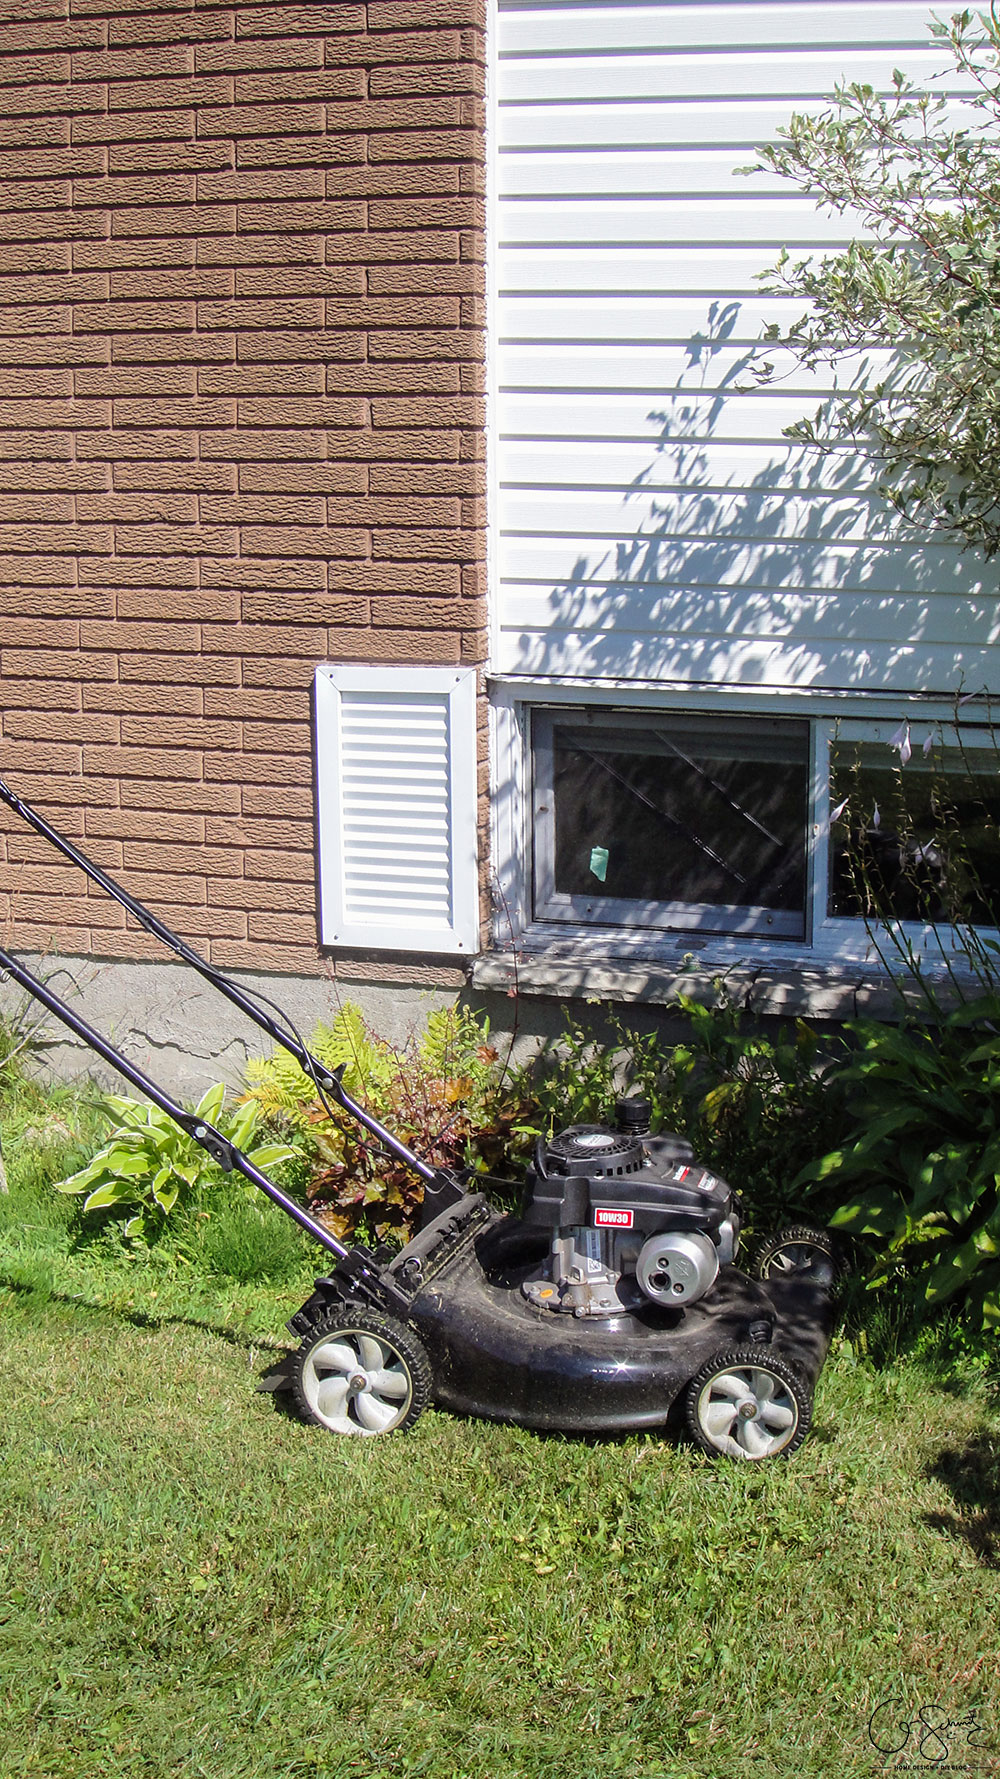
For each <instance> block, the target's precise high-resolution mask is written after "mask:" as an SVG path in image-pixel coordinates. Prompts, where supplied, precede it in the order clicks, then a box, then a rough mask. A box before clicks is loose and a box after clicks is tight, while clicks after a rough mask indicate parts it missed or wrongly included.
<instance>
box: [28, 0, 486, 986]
mask: <svg viewBox="0 0 1000 1779" xmlns="http://www.w3.org/2000/svg"><path fill="white" fill-rule="evenodd" d="M483 28H484V0H414V3H413V4H409V3H407V0H371V3H370V4H368V5H336V4H323V5H296V4H278V5H273V4H260V3H258V0H235V3H234V4H229V5H216V4H213V3H212V0H208V3H207V4H203V3H202V0H153V3H152V4H147V3H146V0H0V676H2V677H0V703H2V722H3V741H2V765H0V771H2V772H3V774H4V776H6V777H8V778H9V779H10V781H11V782H12V783H13V784H14V786H15V787H16V788H17V789H18V790H19V791H20V792H21V793H22V794H23V795H24V796H26V797H27V798H29V799H30V800H31V801H33V802H37V803H38V804H39V805H40V806H41V807H42V808H43V809H44V810H45V812H46V813H47V814H48V815H49V816H50V819H52V820H54V821H55V822H56V823H57V825H60V826H62V827H64V828H66V829H67V830H68V831H69V832H70V833H71V834H73V835H75V836H77V837H80V838H82V840H83V842H84V844H85V847H86V849H87V850H88V851H90V852H91V853H93V855H94V856H95V857H96V858H97V859H98V860H100V861H101V862H102V863H104V864H106V865H107V867H108V868H109V869H111V870H112V871H114V872H120V873H122V874H123V876H124V877H125V879H126V881H127V883H128V885H129V887H130V888H131V889H132V890H133V891H134V892H135V893H136V894H138V895H139V896H140V897H142V898H144V899H147V900H149V901H150V902H151V903H152V904H153V905H155V907H156V908H157V910H158V911H159V912H160V913H161V914H162V915H163V916H164V917H165V918H166V919H167V920H168V921H171V922H174V923H176V925H177V926H178V927H179V928H180V929H181V930H182V931H183V932H184V933H185V934H186V935H188V936H190V937H191V938H192V939H193V940H194V941H195V942H197V943H201V944H202V945H203V946H204V947H205V948H207V949H208V951H209V952H210V954H211V956H212V957H213V958H214V959H215V960H216V961H217V962H219V963H222V964H228V965H234V966H248V967H257V968H274V969H292V970H296V971H303V970H314V969H317V968H320V967H321V965H320V960H319V957H318V953H317V948H316V935H317V928H316V913H315V906H316V897H315V833H314V814H313V792H312V766H311V754H310V750H311V745H312V741H311V719H310V688H311V683H312V675H313V670H314V668H315V666H316V664H317V662H319V661H370V662H426V663H433V664H438V665H450V664H451V663H453V662H467V663H479V662H481V661H482V659H483V655H484V647H485V573H484V554H485V550H484V523H485V519H484V496H485V478H484V464H483V457H484V447H483V439H484V433H483V425H484V419H483V409H482V402H483V377H484V372H483V360H484V346H483V333H482V325H483V259H484V216H483V143H484V136H483V90H484V45H483ZM3 815H4V818H5V819H3V821H2V823H0V849H2V850H0V921H2V923H3V926H2V930H3V932H4V934H5V940H6V942H8V943H13V944H14V945H17V946H21V947H44V946H48V945H53V944H54V945H55V946H56V947H58V949H60V950H63V951H74V952H84V951H86V952H92V953H94V954H97V955H103V956H112V957H135V956H149V955H161V953H160V952H159V950H158V949H157V948H154V947H151V946H150V944H149V943H148V941H147V940H146V939H145V936H144V935H142V934H139V933H136V932H133V931H132V930H131V929H130V928H129V929H126V926H125V923H124V919H123V917H122V916H121V911H120V910H119V909H118V908H117V906H116V905H115V904H114V903H110V904H109V902H108V900H107V898H106V897H102V896H94V895H91V894H89V893H88V888H87V886H86V884H85V883H83V882H82V881H81V879H80V875H79V873H76V872H74V871H72V870H70V869H68V868H67V869H65V870H64V869H63V868H62V867H61V865H60V863H59V861H58V860H57V859H56V857H55V855H54V854H52V853H51V852H50V850H49V849H47V848H45V847H44V845H43V844H42V842H41V841H39V840H36V839H35V838H34V837H33V836H32V835H31V834H30V833H29V832H28V831H27V830H26V829H23V828H22V827H21V825H20V824H18V823H17V822H16V821H15V819H14V818H13V817H10V818H7V812H6V811H4V812H3ZM401 973H402V974H403V975H407V974H409V975H411V976H412V975H413V974H414V972H413V970H412V969H407V968H405V967H403V968H402V970H401Z"/></svg>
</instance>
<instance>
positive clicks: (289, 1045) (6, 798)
mask: <svg viewBox="0 0 1000 1779" xmlns="http://www.w3.org/2000/svg"><path fill="white" fill-rule="evenodd" d="M0 799H2V800H3V802H4V803H6V804H7V805H8V807H9V808H11V809H13V811H14V813H15V814H16V815H19V816H20V817H21V819H22V821H25V822H27V824H28V826H29V827H31V828H34V830H35V832H36V834H40V835H41V836H42V838H43V840H47V841H48V842H49V844H50V845H51V846H54V847H55V848H56V849H57V851H58V852H61V853H63V855H64V856H65V857H66V858H67V859H69V860H71V862H72V863H73V864H74V865H78V866H79V868H80V870H81V871H84V872H86V874H87V876H88V877H89V878H90V879H91V880H92V881H93V882H94V883H96V884H99V885H100V887H101V889H103V890H106V891H107V893H108V895H109V896H113V897H114V899H115V901H116V902H119V903H120V904H121V906H122V907H123V908H124V909H125V910H126V912H127V913H129V914H131V915H132V916H133V917H134V918H135V919H136V920H137V921H138V922H139V924H140V926H142V927H145V929H146V931H147V932H148V933H152V935H153V937H154V938H155V939H159V940H160V941H161V942H162V944H164V945H167V946H169V947H170V949H171V950H172V951H175V952H176V953H177V956H178V957H179V958H182V959H183V961H184V962H185V963H186V964H188V965H189V966H190V967H191V969H192V970H197V972H198V974H199V976H203V977H204V978H205V981H206V982H210V983H211V984H212V986H213V988H217V989H218V990H219V993H220V994H224V995H225V996H226V997H227V999H228V1000H230V1001H232V1003H233V1005H234V1006H236V1007H238V1008H239V1009H240V1012H241V1013H245V1014H246V1016H247V1018H248V1019H252V1020H253V1022H254V1024H255V1025H259V1026H260V1028H261V1030H262V1031H265V1032H267V1034H268V1036H269V1037H270V1038H273V1039H274V1041H275V1043H277V1044H280V1045H281V1047H282V1049H284V1050H287V1051H288V1052H289V1054H290V1055H291V1056H293V1057H294V1058H295V1060H296V1062H297V1063H298V1065H299V1067H300V1068H301V1069H302V1070H303V1072H304V1073H305V1074H306V1075H308V1076H309V1079H310V1080H311V1081H312V1082H313V1083H314V1084H315V1085H316V1087H317V1088H318V1089H319V1090H320V1095H321V1097H322V1095H323V1094H324V1093H328V1094H330V1095H331V1096H332V1097H333V1098H334V1099H335V1100H336V1101H337V1104H338V1105H339V1106H340V1107H341V1109H342V1111H344V1112H346V1113H347V1115H348V1117H350V1118H353V1119H354V1120H355V1121H356V1122H357V1123H358V1124H360V1125H361V1126H362V1127H363V1128H364V1129H365V1130H367V1131H368V1132H369V1133H370V1134H371V1135H372V1136H373V1137H375V1138H376V1139H377V1141H378V1142H379V1143H381V1145H382V1147H383V1148H384V1149H387V1150H388V1152H389V1154H390V1155H392V1156H394V1157H395V1159H396V1160H397V1161H400V1162H402V1164H403V1166H404V1167H408V1168H409V1169H410V1170H411V1172H413V1173H415V1174H416V1175H417V1177H418V1178H419V1179H421V1180H423V1182H424V1184H425V1186H429V1187H430V1188H431V1191H432V1192H435V1193H436V1192H440V1191H442V1189H444V1191H445V1193H446V1196H447V1195H448V1194H449V1190H454V1189H456V1188H457V1184H458V1183H457V1181H456V1180H455V1179H454V1177H453V1175H451V1174H450V1173H449V1172H448V1171H447V1169H445V1168H436V1167H432V1166H430V1164H429V1163H428V1162H426V1161H421V1159H420V1157H419V1155H415V1154H414V1153H413V1150H412V1149H408V1148H407V1146H406V1144H405V1143H401V1142H400V1141H399V1138H398V1137H394V1136H393V1134H392V1132H391V1131H389V1130H386V1128H385V1126H384V1125H383V1124H380V1123H379V1121H378V1119H377V1118H373V1117H372V1115H371V1113H370V1112H368V1111H366V1110H365V1108H364V1106H361V1105H359V1104H358V1102H357V1100H355V1099H352V1098H351V1095H350V1094H349V1093H348V1092H347V1089H346V1088H345V1087H344V1085H343V1083H342V1081H341V1079H340V1072H339V1071H336V1070H331V1069H329V1068H327V1065H326V1064H325V1063H323V1062H320V1060H319V1058H318V1057H316V1056H313V1054H312V1052H311V1051H310V1050H308V1049H307V1048H306V1046H305V1045H304V1044H303V1043H302V1042H301V1040H300V1038H299V1036H298V1034H297V1033H296V1032H294V1031H290V1030H288V1028H287V1027H286V1026H283V1025H281V1024H279V1022H278V1021H277V1020H276V1019H272V1018H271V1015H270V1014H269V1013H267V1012H265V1011H264V1009H263V1008H262V1007H259V1006H258V1005H257V1003H256V1001H255V999H254V998H253V996H252V994H248V993H247V992H246V991H245V990H244V989H242V988H240V986H239V984H238V983H236V982H231V981H230V979H229V977H228V976H226V975H225V974H224V973H223V971H222V970H220V969H218V968H217V967H216V965H214V964H210V963H209V962H208V959H207V958H203V957H202V956H201V954H200V952H197V951H195V950H194V948H193V946H191V945H188V944H187V943H186V941H185V940H183V939H181V938H179V937H178V935H177V934H176V933H175V932H173V931H172V930H171V928H170V927H168V926H167V925H166V924H165V922H164V921H162V920H159V919H158V918H157V916H156V915H155V914H154V913H153V912H152V910H151V909H149V908H147V907H146V906H145V904H144V903H142V902H140V901H138V900H137V899H136V897H135V896H131V895H129V892H128V890H126V889H123V888H122V886H121V884H120V883H116V882H115V880H114V878H113V877H109V876H108V873H107V872H106V871H102V870H101V867H100V866H99V865H95V863H94V861H93V859H90V858H88V857H87V855H86V853H85V852H81V850H80V848H79V847H78V846H74V844H73V842H72V840H69V839H67V837H66V835H65V834H60V832H59V830H58V828H53V827H52V826H51V824H50V823H49V822H47V821H46V820H45V817H44V816H43V815H40V814H39V812H38V810H37V809H34V808H32V805H31V804H30V803H26V802H25V801H24V799H23V798H22V797H19V796H18V795H17V794H16V792H14V791H12V790H11V788H10V786H9V785H8V784H7V783H6V782H5V781H4V779H2V778H0ZM0 967H2V968H3V969H5V970H8V971H9V972H10V974H11V975H12V976H13V977H14V979H15V981H17V982H19V983H20V984H21V986H22V987H23V988H26V989H27V991H28V993H29V994H32V995H34V996H35V998H36V999H37V1000H40V1001H41V1002H42V1003H43V1005H45V1006H48V1007H49V1009H50V1011H51V1012H52V1013H54V1014H55V1015H56V1017H57V1018H58V1019H61V1020H62V1021H63V1023H64V1024H65V1025H68V1026H69V1027H70V1028H71V1029H72V1030H74V1031H76V1032H78V1034H79V1035H80V1037H82V1038H83V1039H84V1041H85V1042H86V1043H87V1044H89V1045H91V1046H92V1048H93V1049H94V1050H96V1051H97V1052H98V1054H99V1055H100V1056H103V1057H105V1058H107V1060H108V1061H110V1062H112V1063H113V1064H114V1066H115V1067H116V1068H118V1069H120V1070H121V1072H122V1074H123V1075H125V1077H126V1079H128V1080H131V1081H133V1082H134V1084H135V1085H136V1086H138V1087H140V1088H141V1089H142V1091H143V1093H145V1094H148V1096H149V1098H150V1099H151V1100H153V1102H154V1104H156V1105H158V1106H160V1107H161V1109H162V1110H163V1111H166V1112H167V1113H169V1115H170V1117H171V1118H174V1119H176V1120H177V1122H178V1123H179V1124H181V1125H182V1126H183V1127H184V1128H185V1129H187V1122H185V1121H186V1120H187V1121H188V1122H190V1119H189V1115H188V1114H187V1113H185V1112H183V1111H182V1109H181V1108H180V1107H178V1106H176V1105H175V1103H174V1101H172V1100H170V1099H169V1096H167V1095H166V1094H164V1093H163V1092H162V1090H161V1089H160V1088H157V1087H156V1086H155V1084H154V1083H153V1082H151V1081H150V1080H148V1078H147V1077H146V1076H145V1075H143V1073H142V1071H141V1070H139V1069H136V1068H135V1066H134V1064H132V1063H128V1062H127V1060H126V1058H125V1057H123V1056H122V1055H121V1054H120V1052H119V1051H117V1050H115V1049H114V1047H113V1046H112V1045H109V1044H108V1043H107V1040H106V1039H104V1038H102V1037H101V1036H100V1033H98V1032H95V1031H94V1030H93V1028H92V1027H91V1026H89V1025H87V1023H86V1021H85V1020H83V1019H81V1018H80V1017H79V1015H78V1014H76V1013H74V1012H72V1011H71V1010H70V1008H69V1007H67V1006H66V1004H65V1002H63V1001H60V1000H59V998H58V996H56V995H53V994H52V993H51V990H49V989H46V988H44V987H43V985H42V984H41V983H39V982H38V981H37V979H36V978H35V977H34V976H32V975H31V974H30V972H28V971H27V970H25V969H24V967H23V965H21V964H18V963H17V962H16V960H14V959H13V958H11V957H10V955H9V954H8V953H7V952H5V951H2V950H0ZM40 991H41V992H40ZM196 1122H201V1123H203V1122H204V1121H203V1120H201V1121H196ZM189 1134H193V1131H192V1132H190V1133H189ZM215 1134H216V1136H217V1137H218V1133H215ZM197 1140H198V1141H201V1138H198V1139H197ZM218 1141H219V1142H221V1143H225V1139H224V1138H222V1137H218ZM243 1159H244V1161H245V1157H244V1158H243ZM235 1165H237V1166H238V1167H240V1172H242V1173H246V1170H247V1167H252V1163H249V1162H247V1163H246V1165H245V1166H240V1163H239V1162H237V1163H236V1164H235ZM247 1178H248V1179H251V1178H252V1179H253V1181H254V1184H255V1185H257V1186H260V1187H261V1190H262V1191H265V1192H267V1193H268V1195H269V1196H270V1197H272V1198H273V1197H275V1195H276V1194H278V1196H277V1198H276V1202H277V1203H280V1204H281V1205H282V1207H283V1209H285V1210H287V1211H288V1214H289V1216H292V1217H294V1218H295V1220H296V1222H299V1223H302V1225H303V1227H304V1228H308V1229H309V1231H310V1233H311V1234H313V1235H315V1236H316V1239H317V1240H318V1241H319V1240H321V1241H322V1242H323V1245H324V1247H327V1248H330V1249H331V1251H332V1252H334V1253H337V1254H346V1253H347V1249H346V1248H343V1247H342V1246H341V1244H340V1243H337V1242H334V1241H333V1238H332V1237H331V1236H330V1234H329V1231H327V1230H323V1226H322V1224H319V1223H316V1222H315V1221H314V1220H313V1219H312V1218H311V1217H308V1216H307V1214H306V1213H305V1212H303V1211H300V1210H299V1208H298V1206H297V1205H296V1206H294V1208H293V1201H292V1200H291V1199H286V1198H285V1196H284V1194H280V1193H278V1188H277V1187H276V1186H272V1185H271V1183H270V1181H268V1182H266V1183H265V1181H264V1176H263V1175H262V1174H258V1173H257V1171H256V1170H254V1172H253V1173H252V1174H247ZM320 1231H322V1234H320V1233H319V1232H320Z"/></svg>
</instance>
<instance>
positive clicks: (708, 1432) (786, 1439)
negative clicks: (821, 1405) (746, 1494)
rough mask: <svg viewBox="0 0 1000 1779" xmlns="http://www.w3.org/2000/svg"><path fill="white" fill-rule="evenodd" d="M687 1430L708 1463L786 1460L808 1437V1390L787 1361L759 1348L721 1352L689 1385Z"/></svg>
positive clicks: (809, 1408) (810, 1409) (741, 1348)
mask: <svg viewBox="0 0 1000 1779" xmlns="http://www.w3.org/2000/svg"><path fill="white" fill-rule="evenodd" d="M684 1407H685V1413H686V1416H687V1424H688V1430H689V1432H690V1434H691V1437H692V1438H693V1439H694V1441H695V1443H696V1444H697V1445H700V1446H701V1449H702V1451H703V1452H708V1454H709V1456H710V1457H713V1458H718V1457H720V1456H721V1457H727V1458H748V1459H750V1460H751V1461H752V1462H759V1461H760V1460H761V1459H762V1458H787V1457H789V1456H790V1455H791V1453H792V1452H794V1451H795V1449H796V1447H797V1446H800V1445H801V1444H802V1441H803V1440H804V1439H805V1436H806V1434H807V1433H808V1431H809V1422H810V1419H811V1416H812V1402H811V1399H810V1395H809V1390H808V1388H807V1386H806V1384H805V1383H804V1381H803V1379H802V1378H801V1377H800V1376H799V1374H798V1372H797V1371H796V1370H795V1368H794V1366H792V1365H789V1363H788V1361H787V1359H781V1358H779V1356H778V1354H777V1353H772V1352H770V1351H768V1349H767V1348H766V1347H763V1346H756V1347H754V1346H749V1347H735V1348H731V1349H729V1350H726V1349H723V1350H722V1351H721V1352H718V1353H716V1354H715V1356H714V1358H712V1359H709V1360H708V1361H707V1363H706V1364H705V1365H703V1366H702V1368H701V1370H700V1371H699V1372H697V1373H696V1374H695V1376H694V1377H693V1378H692V1379H691V1382H690V1384H689V1385H688V1389H687V1395H686V1397H685V1402H684Z"/></svg>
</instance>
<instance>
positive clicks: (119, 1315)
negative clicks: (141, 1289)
mask: <svg viewBox="0 0 1000 1779" xmlns="http://www.w3.org/2000/svg"><path fill="white" fill-rule="evenodd" d="M0 1289H2V1290H5V1291H9V1292H10V1293H11V1294H12V1295H16V1296H17V1297H19V1298H20V1299H22V1300H23V1301H24V1303H25V1304H26V1306H28V1307H32V1308H37V1309H39V1310H42V1309H46V1308H47V1307H48V1306H49V1305H50V1304H55V1305H56V1306H57V1307H58V1308H59V1309H66V1310H72V1311H73V1312H74V1313H75V1314H80V1313H81V1312H82V1313H83V1314H84V1315H86V1317H87V1318H88V1320H90V1321H96V1322H107V1323H111V1322H125V1323H126V1324H127V1325H128V1326H129V1327H130V1328H140V1329H153V1330H155V1329H158V1328H170V1327H176V1328H197V1329H199V1330H200V1331H201V1332H202V1333H204V1334H212V1335H215V1337H216V1339H217V1340H220V1341H223V1342H224V1343H225V1344H226V1345H227V1346H231V1347H238V1348H241V1349H242V1350H243V1351H245V1352H259V1351H260V1349H261V1346H262V1344H263V1342H264V1341H265V1340H267V1339H268V1336H267V1335H260V1334H250V1333H248V1332H246V1331H245V1330H243V1329H240V1328H233V1327H231V1326H228V1325H227V1324H225V1323H222V1322H209V1321H206V1320H205V1319H204V1317H201V1316H194V1315H190V1316H186V1315H182V1314H181V1313H180V1312H179V1311H170V1310H164V1311H162V1312H160V1313H157V1312H156V1311H150V1310H141V1309H136V1308H134V1307H129V1306H125V1305H118V1304H109V1303H101V1302H99V1301H98V1300H96V1299H94V1298H87V1297H84V1296H83V1294H82V1293H79V1292H68V1291H55V1290H52V1289H51V1288H50V1287H49V1286H47V1285H45V1284H44V1283H43V1282H41V1281H39V1282H38V1283H35V1282H32V1281H31V1280H27V1279H23V1278H22V1279H19V1278H16V1277H13V1276H11V1275H10V1274H7V1273H0ZM292 1295H293V1296H294V1293H293V1294H292ZM289 1344H291V1343H289ZM267 1350H268V1352H269V1353H270V1354H271V1355H272V1362H273V1359H274V1358H276V1357H277V1355H278V1354H279V1353H280V1352H283V1351H284V1350H285V1344H284V1342H281V1343H277V1344H276V1345H275V1346H274V1347H269V1348H268V1349H267Z"/></svg>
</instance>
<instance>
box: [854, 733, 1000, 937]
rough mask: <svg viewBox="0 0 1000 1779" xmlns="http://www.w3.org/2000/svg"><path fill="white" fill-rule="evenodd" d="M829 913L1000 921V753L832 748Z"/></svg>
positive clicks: (857, 745) (870, 745)
mask: <svg viewBox="0 0 1000 1779" xmlns="http://www.w3.org/2000/svg"><path fill="white" fill-rule="evenodd" d="M831 762H832V771H831V779H830V800H831V809H832V811H833V814H834V815H835V816H836V817H837V819H836V820H835V821H832V822H831V825H830V913H831V914H835V915H848V916H852V915H853V916H855V917H858V918H861V917H864V916H868V917H871V916H881V917H883V918H886V919H894V920H915V921H938V920H943V921H949V922H958V923H961V924H966V925H979V926H996V925H998V924H1000V828H998V822H1000V753H997V752H995V751H994V750H993V749H991V748H983V747H982V746H978V747H963V748H961V749H960V748H957V747H934V748H932V749H931V750H930V752H929V753H928V754H924V753H923V751H922V750H920V749H917V750H916V751H915V752H914V753H913V754H912V755H911V757H910V758H909V760H908V761H907V762H906V764H905V765H903V764H901V762H900V758H899V755H898V753H897V752H894V751H893V750H892V749H891V748H890V747H889V746H887V745H886V744H885V743H876V742H838V743H836V744H835V746H834V748H833V749H832V752H831Z"/></svg>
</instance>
